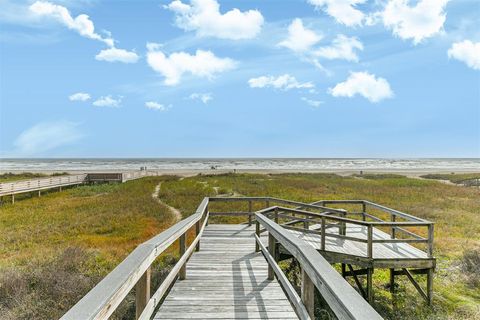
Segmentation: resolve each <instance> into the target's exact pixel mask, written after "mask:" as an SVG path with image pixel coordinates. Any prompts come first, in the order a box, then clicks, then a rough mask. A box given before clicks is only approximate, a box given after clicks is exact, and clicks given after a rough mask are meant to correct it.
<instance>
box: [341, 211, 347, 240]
mask: <svg viewBox="0 0 480 320" xmlns="http://www.w3.org/2000/svg"><path fill="white" fill-rule="evenodd" d="M346 217H347V211H345V210H344V211H343V212H342V218H346ZM341 226H342V227H341V229H340V232H339V233H340V234H341V235H342V236H344V235H346V234H347V223H346V222H345V221H342V222H341Z"/></svg>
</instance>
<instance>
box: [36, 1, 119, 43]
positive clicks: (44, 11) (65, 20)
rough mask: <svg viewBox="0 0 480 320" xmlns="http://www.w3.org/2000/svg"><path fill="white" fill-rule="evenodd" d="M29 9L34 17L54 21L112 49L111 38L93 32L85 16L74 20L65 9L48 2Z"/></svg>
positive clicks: (112, 41) (79, 16)
mask: <svg viewBox="0 0 480 320" xmlns="http://www.w3.org/2000/svg"><path fill="white" fill-rule="evenodd" d="M29 9H30V11H31V12H33V13H34V14H35V15H38V16H45V17H51V18H53V19H56V20H57V21H59V22H60V23H62V24H63V25H65V26H66V27H67V28H69V29H72V30H75V31H76V32H78V33H79V34H80V35H81V36H83V37H86V38H90V39H94V40H99V41H102V42H104V43H106V44H107V45H108V46H110V47H113V45H114V40H113V39H112V38H111V37H102V36H101V35H100V34H98V33H96V32H95V26H94V24H93V22H92V20H90V18H89V16H88V15H86V14H80V15H78V16H76V17H75V18H74V17H72V15H71V14H70V11H68V9H67V8H65V7H63V6H60V5H56V4H53V3H51V2H48V1H36V2H34V3H33V4H32V5H30V7H29Z"/></svg>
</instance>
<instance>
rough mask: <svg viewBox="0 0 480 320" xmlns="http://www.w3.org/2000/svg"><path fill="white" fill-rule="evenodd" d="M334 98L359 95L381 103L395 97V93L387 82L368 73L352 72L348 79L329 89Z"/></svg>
mask: <svg viewBox="0 0 480 320" xmlns="http://www.w3.org/2000/svg"><path fill="white" fill-rule="evenodd" d="M328 92H329V93H330V94H331V95H332V96H334V97H349V98H351V97H353V96H355V95H357V94H359V95H361V96H363V97H365V98H367V99H368V100H370V101H371V102H379V101H381V100H383V99H387V98H391V97H393V91H392V89H391V88H390V84H389V83H388V82H387V80H385V79H383V78H380V77H378V78H377V77H375V75H373V74H370V73H368V72H352V73H350V76H349V77H348V79H347V80H346V81H344V82H340V83H338V84H337V85H336V86H335V87H333V88H330V89H328Z"/></svg>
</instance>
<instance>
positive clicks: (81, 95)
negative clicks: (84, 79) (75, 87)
mask: <svg viewBox="0 0 480 320" xmlns="http://www.w3.org/2000/svg"><path fill="white" fill-rule="evenodd" d="M90 98H91V97H90V95H89V94H88V93H85V92H77V93H74V94H72V95H71V96H69V97H68V99H70V101H87V100H89V99H90Z"/></svg>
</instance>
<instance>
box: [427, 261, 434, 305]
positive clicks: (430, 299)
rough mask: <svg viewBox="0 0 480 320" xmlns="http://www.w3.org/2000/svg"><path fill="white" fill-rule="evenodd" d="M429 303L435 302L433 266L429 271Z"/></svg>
mask: <svg viewBox="0 0 480 320" xmlns="http://www.w3.org/2000/svg"><path fill="white" fill-rule="evenodd" d="M427 303H428V305H429V306H431V305H432V303H433V268H430V269H428V272H427Z"/></svg>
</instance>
